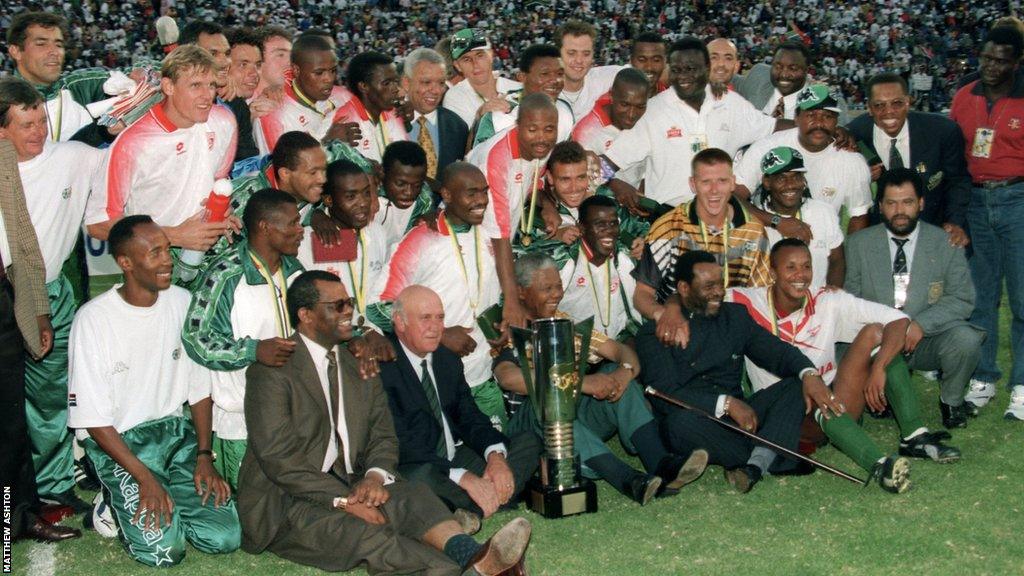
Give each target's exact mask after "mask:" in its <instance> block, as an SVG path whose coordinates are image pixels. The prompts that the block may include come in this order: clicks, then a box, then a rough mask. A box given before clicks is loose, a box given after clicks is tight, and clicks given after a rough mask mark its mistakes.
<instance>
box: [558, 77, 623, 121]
mask: <svg viewBox="0 0 1024 576" xmlns="http://www.w3.org/2000/svg"><path fill="white" fill-rule="evenodd" d="M623 68H625V66H619V65H613V66H592V67H591V68H590V70H588V71H587V75H586V76H585V77H584V78H583V88H581V89H580V91H579V92H567V91H565V90H562V93H561V95H560V97H561V98H562V100H565V101H566V102H568V103H569V105H570V106H572V114H573V116H574V117H575V118H576V120H579V119H580V118H583V117H584V116H586V115H587V114H588V113H589V112H590V111H591V110H593V109H594V102H597V99H598V98H600V97H601V96H604V95H605V94H607V93H608V91H609V90H611V89H612V83H614V82H615V75H616V74H618V73H619V71H620V70H622V69H623Z"/></svg>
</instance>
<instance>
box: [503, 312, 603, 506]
mask: <svg viewBox="0 0 1024 576" xmlns="http://www.w3.org/2000/svg"><path fill="white" fill-rule="evenodd" d="M592 326H593V319H590V320H587V321H586V322H582V323H580V324H579V325H577V326H576V327H575V329H574V326H573V322H572V320H569V319H568V318H542V319H539V320H534V321H532V322H531V323H530V329H528V330H524V329H522V328H516V327H513V328H512V341H513V343H514V345H515V347H516V351H517V352H518V353H519V360H520V362H519V367H520V369H521V370H522V371H523V379H524V380H525V381H526V392H527V395H528V396H529V397H530V403H531V404H532V405H533V410H534V414H535V415H536V417H537V420H538V422H539V423H540V427H541V430H542V435H543V438H544V454H543V455H542V456H541V461H540V469H539V477H534V478H531V479H530V481H529V483H528V484H527V487H526V488H527V491H528V493H529V499H528V500H527V505H528V506H529V507H530V509H531V510H533V511H534V512H537V513H538V514H541V515H543V516H544V517H545V518H561V517H563V516H571V515H573V514H582V513H584V512H597V487H596V486H595V485H594V483H593V482H591V481H590V480H588V479H586V478H584V477H583V476H582V475H581V474H580V461H579V456H577V455H576V454H575V450H574V449H573V430H572V427H573V421H574V420H575V419H576V406H577V404H578V403H579V399H580V388H581V387H582V384H583V376H584V373H585V370H586V365H587V350H588V347H589V346H590V334H591V329H592ZM577 334H579V338H577V337H576V336H577Z"/></svg>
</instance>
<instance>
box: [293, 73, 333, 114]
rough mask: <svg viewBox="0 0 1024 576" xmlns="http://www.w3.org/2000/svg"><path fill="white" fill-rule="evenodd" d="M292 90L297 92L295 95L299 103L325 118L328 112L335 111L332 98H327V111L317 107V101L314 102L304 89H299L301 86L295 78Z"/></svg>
mask: <svg viewBox="0 0 1024 576" xmlns="http://www.w3.org/2000/svg"><path fill="white" fill-rule="evenodd" d="M292 91H293V92H295V97H296V98H298V100H299V103H301V104H302V105H304V106H305V107H306V108H309V109H310V110H312V111H313V112H316V113H317V114H319V115H320V116H321V117H323V118H326V117H327V115H328V114H330V113H331V112H332V111H334V102H332V101H331V100H330V99H328V100H327V111H326V112H321V111H320V109H319V108H317V107H316V103H314V102H313V101H312V100H310V99H309V97H308V96H306V95H305V94H303V93H302V90H299V87H298V85H297V84H296V83H295V81H294V80H292Z"/></svg>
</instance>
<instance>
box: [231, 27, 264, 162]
mask: <svg viewBox="0 0 1024 576" xmlns="http://www.w3.org/2000/svg"><path fill="white" fill-rule="evenodd" d="M261 42H262V41H261V40H260V37H259V36H258V35H257V34H256V32H255V31H253V30H252V29H250V28H243V27H239V28H235V29H233V30H231V31H230V32H229V33H228V43H229V44H230V45H231V52H230V53H229V57H230V59H231V65H230V66H229V67H228V83H229V84H230V85H231V90H232V92H233V93H234V97H233V98H231V99H230V100H228V101H227V102H225V104H227V107H228V108H230V109H231V112H232V113H233V114H234V115H235V122H236V123H237V124H238V148H237V151H236V152H235V162H238V161H240V160H244V159H246V158H252V157H253V156H258V155H259V153H260V150H259V148H257V147H256V141H255V140H253V137H252V113H251V112H250V111H249V100H251V99H252V98H253V95H254V94H256V88H257V86H259V82H260V66H261V65H262V64H263V57H262V56H261V55H260V46H261Z"/></svg>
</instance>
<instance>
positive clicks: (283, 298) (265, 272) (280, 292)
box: [249, 250, 289, 338]
mask: <svg viewBox="0 0 1024 576" xmlns="http://www.w3.org/2000/svg"><path fill="white" fill-rule="evenodd" d="M249 257H250V258H252V263H253V264H254V265H255V266H256V270H257V271H258V272H259V273H260V276H262V277H263V279H264V280H266V281H267V286H269V287H270V298H271V299H273V301H274V321H275V322H276V323H277V335H278V336H280V337H281V338H287V337H288V334H287V332H286V327H287V326H288V325H289V324H288V296H287V293H286V292H285V289H282V288H281V286H287V282H286V281H285V277H284V262H282V263H281V265H280V266H278V268H277V272H276V273H275V274H270V268H269V267H268V266H267V265H266V264H264V263H263V261H262V260H260V257H259V256H257V255H256V253H255V252H253V251H251V250H250V251H249ZM274 276H277V278H278V279H280V281H281V284H280V285H278V284H277V282H275V280H274Z"/></svg>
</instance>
